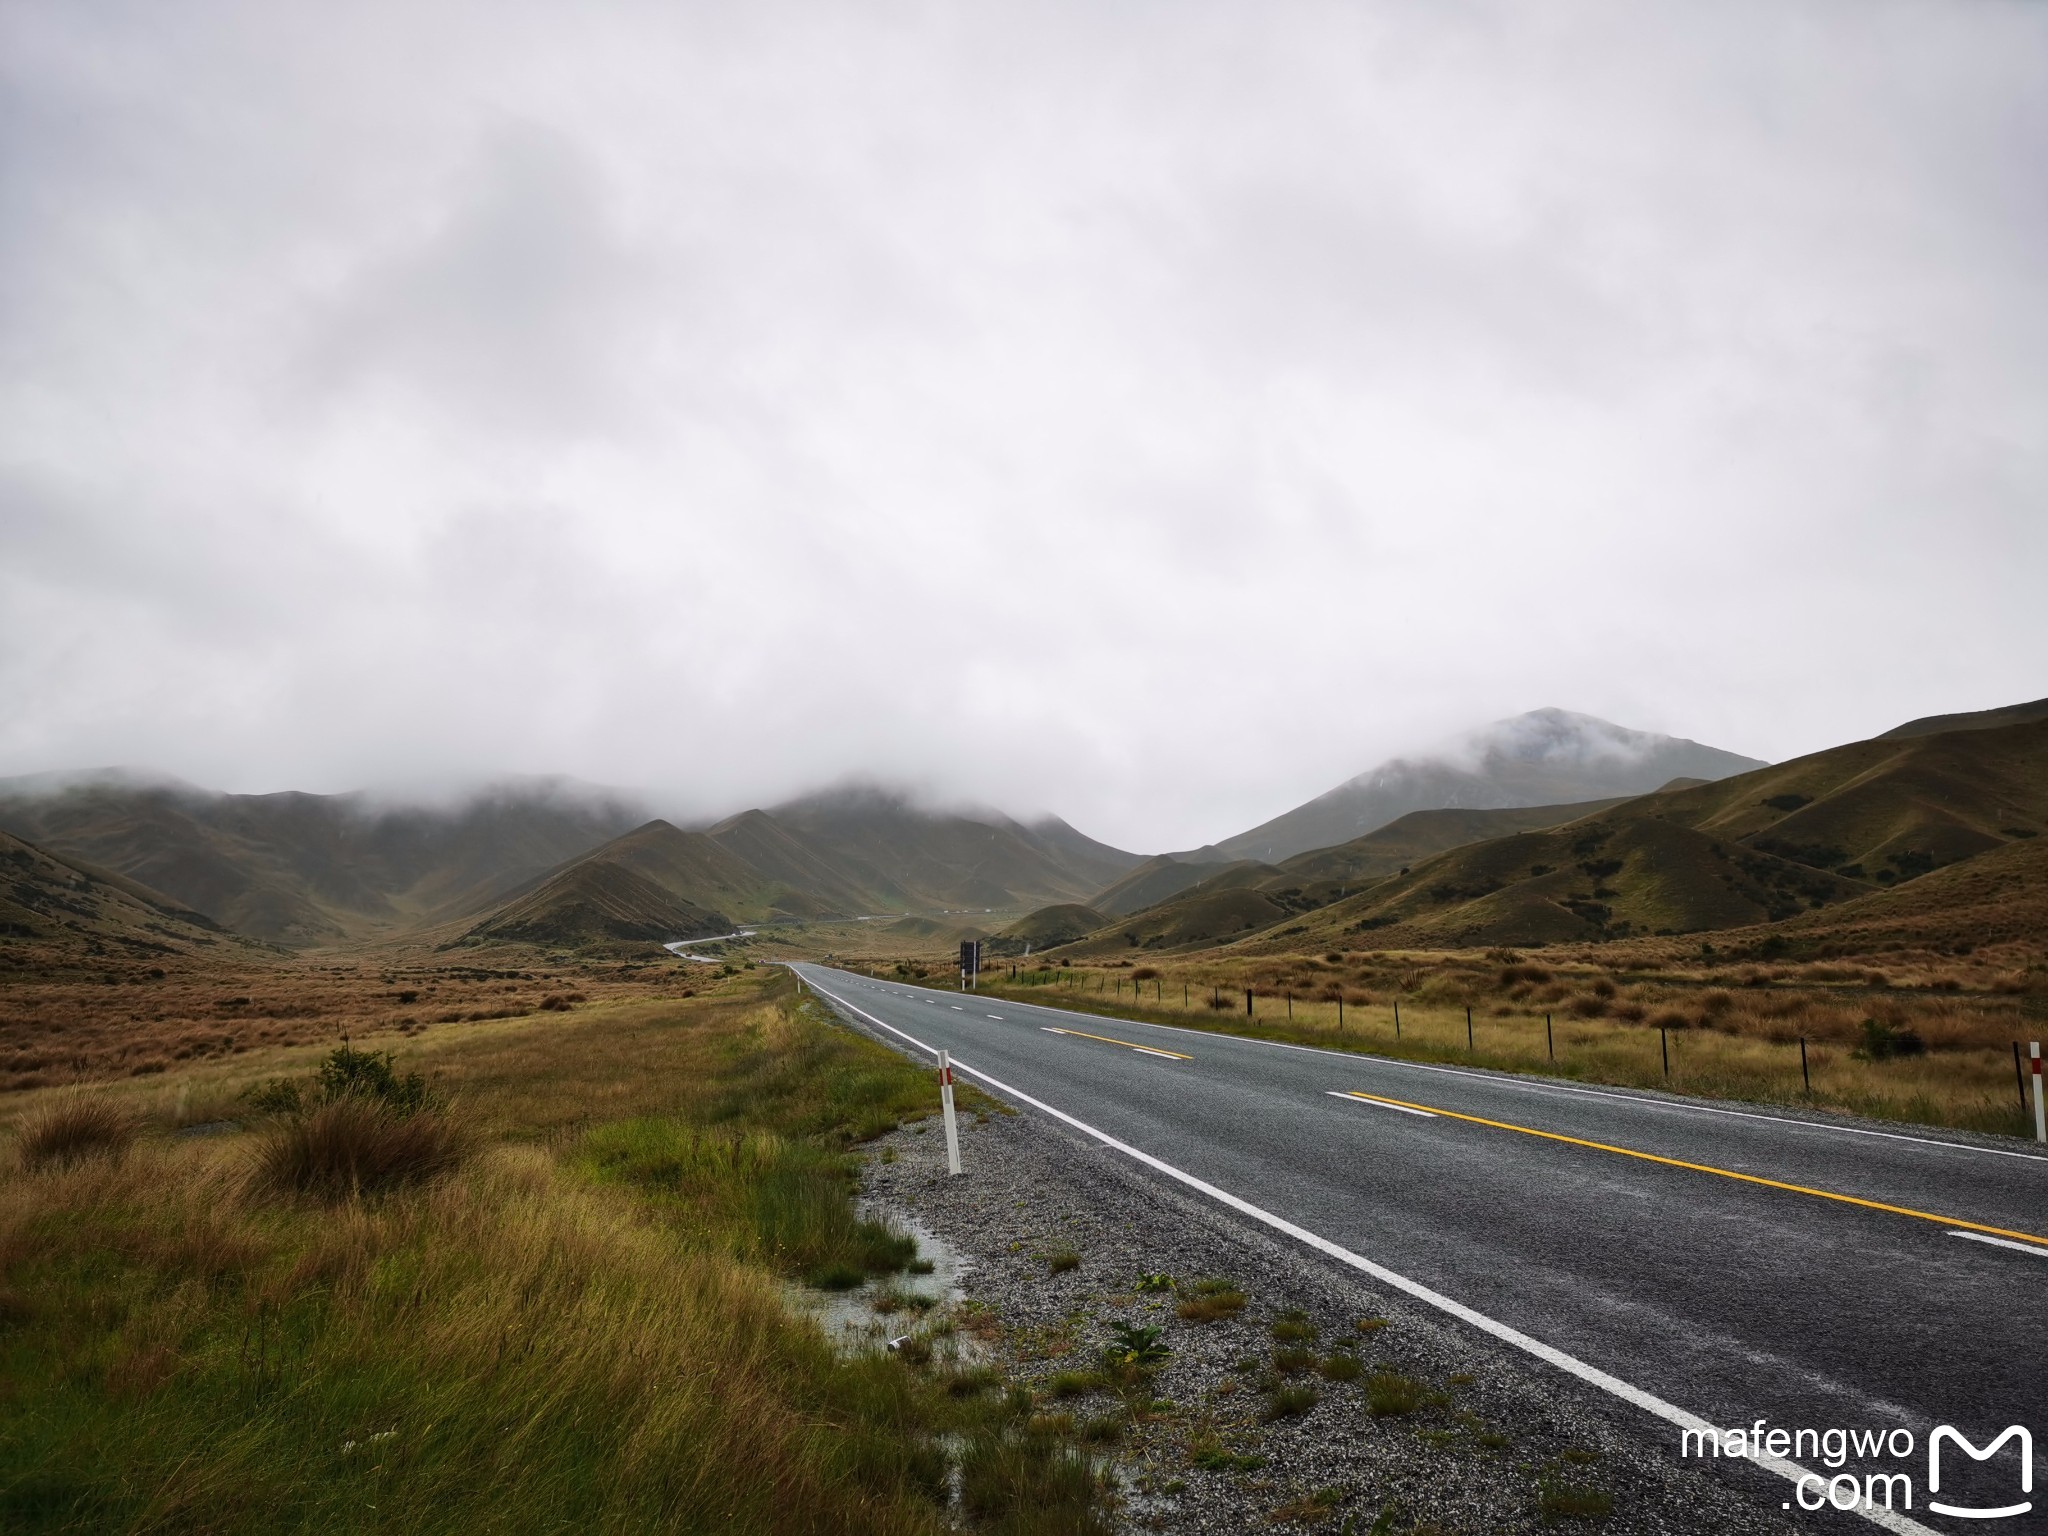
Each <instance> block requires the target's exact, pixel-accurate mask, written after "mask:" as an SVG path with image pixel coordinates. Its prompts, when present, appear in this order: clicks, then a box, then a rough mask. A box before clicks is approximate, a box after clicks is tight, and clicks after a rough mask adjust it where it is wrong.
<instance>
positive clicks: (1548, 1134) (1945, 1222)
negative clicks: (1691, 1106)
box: [1346, 1089, 2048, 1248]
mask: <svg viewBox="0 0 2048 1536" xmlns="http://www.w3.org/2000/svg"><path fill="white" fill-rule="evenodd" d="M1346 1097H1349V1098H1354V1099H1365V1100H1367V1101H1368V1102H1370V1103H1374V1104H1392V1105H1394V1106H1395V1107H1396V1108H1399V1109H1414V1110H1421V1111H1422V1112H1423V1113H1425V1114H1431V1115H1442V1116H1443V1117H1444V1118H1445V1119H1448V1120H1469V1121H1470V1122H1471V1123H1472V1124H1474V1125H1490V1126H1492V1127H1493V1128H1494V1129H1495V1130H1497V1131H1517V1132H1520V1133H1521V1134H1522V1135H1524V1136H1540V1137H1542V1138H1543V1139H1544V1140H1545V1141H1562V1142H1564V1143H1566V1144H1567V1145H1569V1146H1574V1147H1591V1148H1592V1149H1593V1150H1594V1151H1596V1152H1612V1153H1614V1154H1616V1155H1617V1156H1620V1157H1637V1158H1641V1159H1642V1160H1643V1161H1644V1162H1646V1163H1662V1164H1663V1165H1664V1166H1665V1167H1667V1168H1685V1169H1689V1170H1691V1171H1692V1172H1694V1173H1712V1174H1718V1175H1719V1176H1720V1177H1721V1178H1724V1179H1736V1180H1739V1181H1741V1182H1742V1183H1744V1184H1761V1185H1763V1186H1764V1187H1765V1188H1766V1189H1783V1190H1788V1191H1790V1192H1791V1193H1792V1194H1795V1195H1812V1196H1813V1197H1814V1198H1815V1199H1819V1200H1835V1201H1839V1202H1840V1203H1841V1204H1843V1205H1860V1206H1862V1207H1863V1208H1864V1209H1865V1210H1868V1211H1888V1212H1889V1213H1891V1214H1892V1215H1894V1216H1911V1217H1913V1218H1914V1219H1916V1220H1918V1221H1931V1222H1935V1223H1937V1224H1938V1225H1940V1226H1944V1227H1961V1228H1964V1229H1966V1230H1968V1231H1971V1232H1988V1233H1990V1234H1991V1235H1992V1236H1994V1237H2011V1238H2017V1239H2018V1240H2019V1241H2020V1242H2023V1243H2033V1244H2035V1245H2036V1246H2038V1247H2042V1248H2048V1237H2036V1236H2035V1235H2034V1234H2033V1233H2031V1232H2013V1231H2010V1230H2008V1229H2007V1228H2005V1227H1987V1226H1985V1225H1984V1224H1983V1223H1982V1222H1980V1221H1961V1220H1959V1219H1957V1218H1956V1217H1954V1216H1937V1215H1935V1214H1934V1213H1933V1212H1932V1211H1916V1210H1914V1209H1913V1208H1912V1207H1910V1206H1904V1205H1886V1204H1885V1203H1884V1202H1883V1201H1882V1200H1863V1199H1859V1198H1858V1197H1857V1196H1855V1195H1838V1194H1836V1193H1835V1192H1834V1191H1833V1190H1831V1189H1814V1188H1813V1187H1812V1186H1810V1185H1806V1184H1787V1183H1785V1182H1783V1181H1782V1180H1780V1179H1766V1178H1760V1177H1758V1176H1757V1175H1756V1174H1753V1173H1737V1172H1735V1171H1734V1170H1733V1169H1731V1168H1716V1167H1714V1166H1713V1165H1712V1164H1710V1163H1687V1162H1682V1161H1680V1160H1679V1159H1678V1158H1675V1157H1659V1156H1658V1155H1657V1154H1656V1153H1654V1152H1638V1151H1636V1150H1635V1149H1634V1148H1632V1147H1615V1146H1609V1145H1608V1144H1607V1143H1606V1142H1604V1141H1586V1140H1583V1139H1582V1138H1580V1137H1577V1136H1561V1135H1559V1134H1558V1133H1557V1132H1556V1131H1539V1130H1536V1129H1535V1128H1534V1127H1532V1126H1527V1125H1515V1124H1512V1123H1510V1122H1509V1121H1506V1120H1487V1119H1484V1118H1483V1117H1481V1116H1479V1115H1461V1114H1459V1113H1458V1112H1457V1111H1456V1110H1454V1109H1438V1108H1437V1107H1436V1106H1435V1105H1434V1104H1411V1103H1409V1102H1408V1101H1407V1100H1405V1099H1384V1098H1381V1097H1380V1096H1379V1095H1378V1094H1373V1093H1359V1092H1358V1091H1357V1090H1355V1089H1350V1090H1346Z"/></svg>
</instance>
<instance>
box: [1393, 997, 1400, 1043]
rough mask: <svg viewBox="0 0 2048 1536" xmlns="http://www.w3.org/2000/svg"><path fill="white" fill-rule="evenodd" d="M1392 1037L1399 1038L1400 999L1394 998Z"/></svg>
mask: <svg viewBox="0 0 2048 1536" xmlns="http://www.w3.org/2000/svg"><path fill="white" fill-rule="evenodd" d="M1394 1038H1395V1039H1396V1040H1398V1039H1400V1038H1401V999H1399V998H1398V997H1397V998H1395V999H1394Z"/></svg>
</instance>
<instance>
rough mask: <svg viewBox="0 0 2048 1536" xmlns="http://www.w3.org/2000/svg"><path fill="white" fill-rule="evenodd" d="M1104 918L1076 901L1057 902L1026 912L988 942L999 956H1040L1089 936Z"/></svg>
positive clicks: (1105, 919)
mask: <svg viewBox="0 0 2048 1536" xmlns="http://www.w3.org/2000/svg"><path fill="white" fill-rule="evenodd" d="M1108 921H1109V918H1108V916H1106V915H1105V914H1104V913H1101V912H1098V911H1096V910H1095V908H1093V907H1087V906H1082V905H1081V904H1080V903H1079V902H1072V901H1067V902H1059V903H1057V904H1055V905H1053V906H1050V907H1040V908H1039V909H1038V910H1037V911H1036V912H1027V913H1026V914H1025V915H1024V916H1022V917H1020V918H1018V919H1017V921H1016V922H1014V923H1012V924H1010V926H1009V927H1007V928H1005V929H1004V930H1003V931H1002V932H1001V933H999V934H997V935H996V936H995V938H994V939H992V940H991V941H990V948H991V950H992V951H993V952H994V953H996V954H999V955H1022V954H1040V953H1042V952H1044V951H1045V950H1048V949H1053V948H1056V947H1058V946H1059V945H1061V944H1071V943H1072V942H1073V941H1074V940H1076V939H1078V938H1081V937H1083V936H1085V935H1087V934H1091V933H1093V932H1094V931H1095V930H1096V929H1098V928H1100V927H1102V926H1103V925H1104V924H1105V923H1107V922H1108Z"/></svg>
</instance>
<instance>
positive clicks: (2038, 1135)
mask: <svg viewBox="0 0 2048 1536" xmlns="http://www.w3.org/2000/svg"><path fill="white" fill-rule="evenodd" d="M2027 1056H2028V1059H2029V1060H2030V1061H2031V1062H2032V1064H2033V1068H2034V1140H2036V1141H2048V1110H2044V1109H2043V1108H2042V1105H2041V1042H2040V1041H2038V1040H2036V1041H2034V1042H2033V1043H2032V1045H2030V1046H2029V1047H2028V1048H2027Z"/></svg>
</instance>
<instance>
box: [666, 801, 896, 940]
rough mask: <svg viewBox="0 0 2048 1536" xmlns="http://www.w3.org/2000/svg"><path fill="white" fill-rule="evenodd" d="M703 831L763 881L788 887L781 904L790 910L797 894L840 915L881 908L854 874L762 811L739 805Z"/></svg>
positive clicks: (862, 912)
mask: <svg viewBox="0 0 2048 1536" xmlns="http://www.w3.org/2000/svg"><path fill="white" fill-rule="evenodd" d="M705 835H706V836H708V837H709V838H710V839H711V840H712V841H713V842H715V843H717V844H718V845H719V846H720V847H721V848H723V849H725V850H726V851H727V852H728V853H730V854H732V855H733V856H734V857H735V858H737V859H739V860H740V861H741V862H743V863H744V864H745V865H746V866H747V867H748V868H749V869H751V870H753V871H754V874H755V877H756V878H757V879H758V880H759V881H761V882H762V883H763V884H764V885H768V886H772V887H774V888H776V889H779V890H780V891H783V892H786V893H789V895H788V896H787V897H786V898H785V903H786V904H785V906H784V908H783V910H788V911H795V910H796V907H795V905H794V903H795V902H797V901H800V900H807V901H809V902H810V903H812V904H813V905H814V906H815V908H816V910H817V911H818V912H820V913H828V912H829V913H833V914H838V915H845V916H856V917H857V916H861V915H863V914H865V913H870V912H875V911H879V910H884V908H882V907H881V906H879V905H878V904H877V900H876V898H875V896H874V895H873V893H871V892H869V891H868V890H866V889H865V888H864V887H863V886H862V885H861V883H860V881H859V880H858V879H857V878H856V877H854V876H853V875H851V874H850V873H849V872H848V871H846V870H844V869H841V868H838V867H837V866H835V865H834V864H833V862H832V861H831V860H830V859H828V858H825V857H823V856H822V855H820V854H819V853H818V851H817V850H815V849H813V848H811V847H810V846H808V845H807V844H806V843H805V842H804V841H803V840H802V839H801V838H799V837H797V836H796V835H795V834H794V833H793V832H791V831H790V830H789V828H787V827H785V826H783V825H782V823H780V822H778V821H777V820H776V819H775V818H774V817H773V816H770V815H769V814H768V813H767V812H766V811H742V812H741V813H740V814H739V815H737V816H730V817H727V818H726V819H725V820H724V821H721V822H719V823H718V824H717V825H716V826H714V827H712V828H711V829H710V830H709V832H707V833H706V834H705ZM798 893H801V894H800V895H799V894H798ZM803 915H810V914H803Z"/></svg>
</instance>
